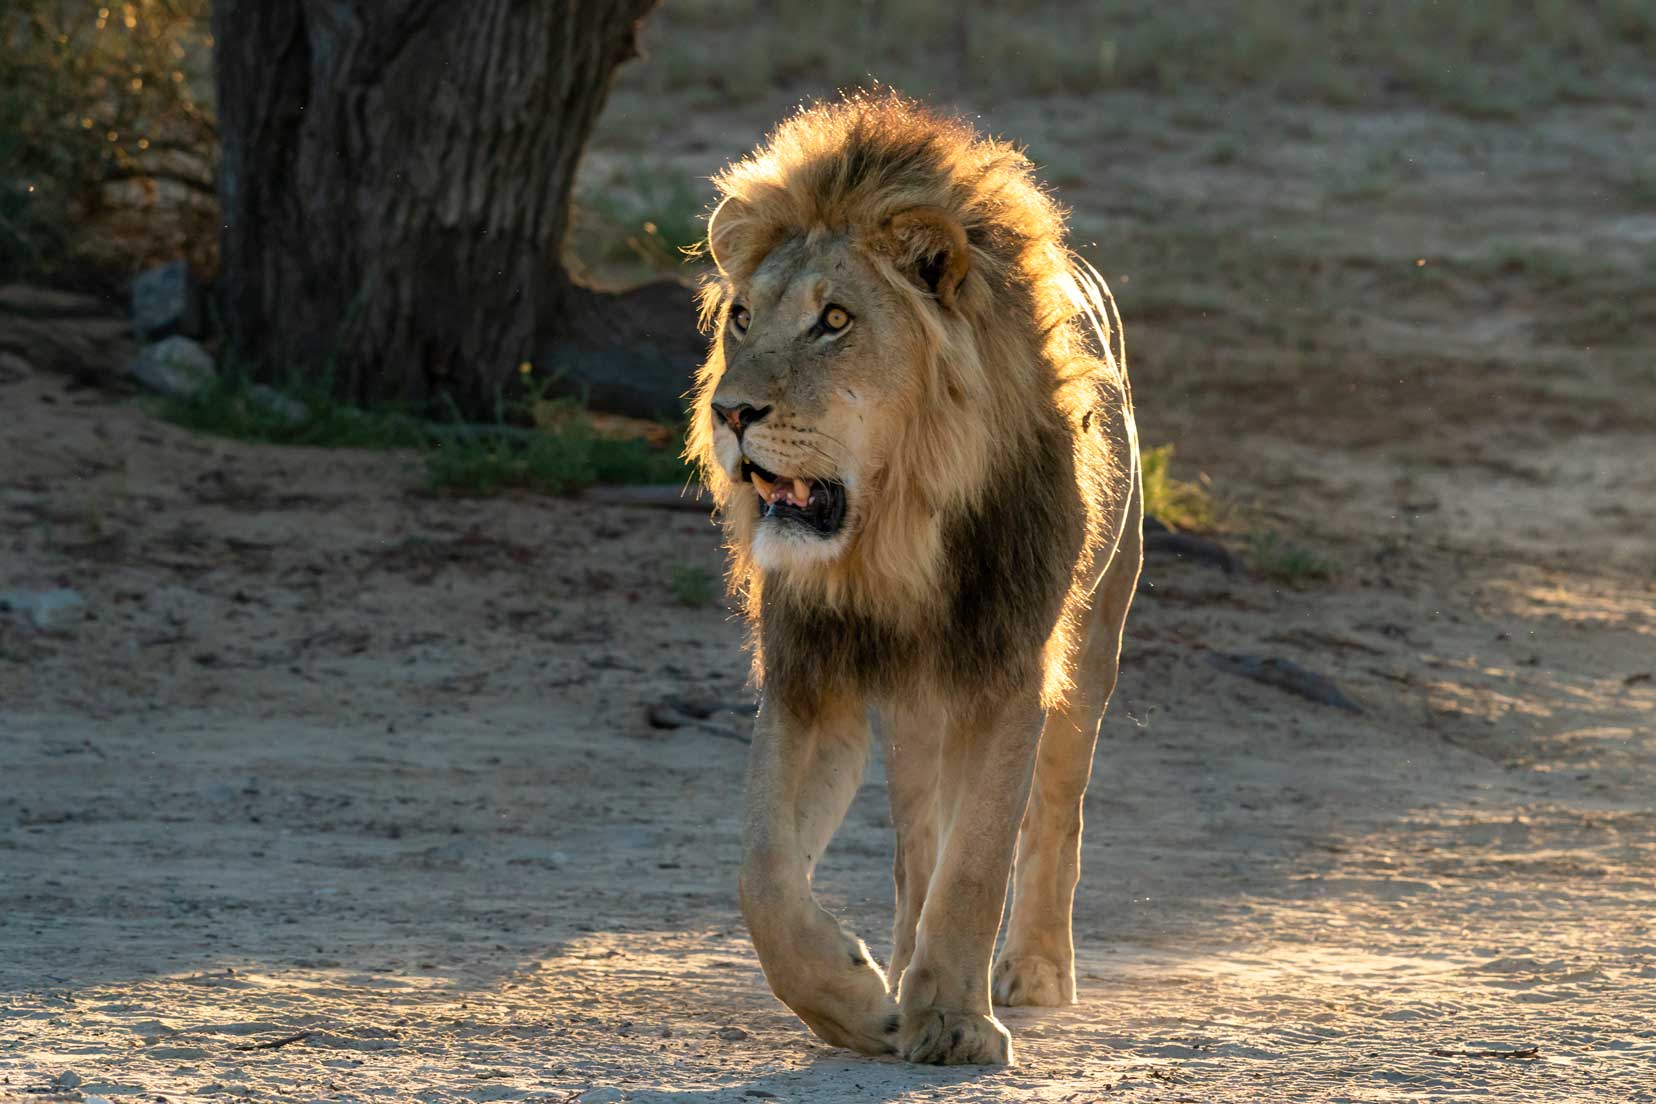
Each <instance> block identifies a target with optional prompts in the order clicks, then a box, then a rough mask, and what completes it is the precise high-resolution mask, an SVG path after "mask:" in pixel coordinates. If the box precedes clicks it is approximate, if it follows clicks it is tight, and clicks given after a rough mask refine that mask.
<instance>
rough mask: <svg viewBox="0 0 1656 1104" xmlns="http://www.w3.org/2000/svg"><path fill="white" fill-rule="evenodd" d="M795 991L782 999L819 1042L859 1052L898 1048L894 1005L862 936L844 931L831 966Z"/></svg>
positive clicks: (886, 1051)
mask: <svg viewBox="0 0 1656 1104" xmlns="http://www.w3.org/2000/svg"><path fill="white" fill-rule="evenodd" d="M778 992H779V993H780V992H781V991H780V990H779V991H778ZM797 996H798V999H797V1000H789V999H788V998H787V997H786V996H784V997H783V999H784V1001H786V1002H787V1004H788V1005H789V1006H790V1007H792V1008H793V1010H794V1011H795V1012H797V1013H798V1014H799V1018H800V1019H802V1020H804V1021H805V1026H807V1027H809V1028H810V1029H811V1030H812V1031H813V1032H815V1033H816V1035H817V1037H818V1038H820V1039H821V1040H823V1041H824V1042H826V1043H832V1044H833V1045H834V1046H842V1047H845V1048H847V1049H849V1050H855V1051H857V1052H859V1053H861V1054H890V1053H891V1052H892V1051H894V1050H896V1049H897V1024H898V1016H897V1006H896V1005H895V1004H894V1003H893V1001H892V995H891V993H890V992H889V991H888V989H887V987H886V979H885V974H884V973H882V972H881V970H880V968H879V967H878V966H876V965H875V964H874V961H873V959H871V958H870V957H869V955H868V948H867V947H865V946H863V944H862V941H861V940H858V939H856V938H855V937H851V936H847V937H846V946H845V951H844V954H843V957H841V958H840V959H839V961H838V962H837V963H836V965H835V967H834V968H833V969H832V970H829V971H827V972H826V973H819V974H816V975H815V976H813V977H811V978H810V979H809V981H808V982H807V984H806V986H804V987H802V988H801V989H800V990H799V991H798V992H797Z"/></svg>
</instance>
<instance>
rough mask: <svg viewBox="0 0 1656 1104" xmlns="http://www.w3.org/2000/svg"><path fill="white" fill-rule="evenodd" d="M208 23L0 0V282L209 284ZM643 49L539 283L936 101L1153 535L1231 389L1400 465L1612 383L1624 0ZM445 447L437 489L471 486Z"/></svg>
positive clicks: (1621, 313)
mask: <svg viewBox="0 0 1656 1104" xmlns="http://www.w3.org/2000/svg"><path fill="white" fill-rule="evenodd" d="M209 6H210V5H209V3H208V0H137V2H133V3H122V4H97V3H88V2H84V0H0V282H3V281H7V280H17V279H30V280H37V281H47V282H54V283H66V284H74V285H82V286H90V287H98V288H103V289H108V291H109V292H110V293H111V294H112V295H114V294H118V293H119V291H120V289H121V288H122V286H123V281H124V280H126V279H128V278H129V277H130V276H131V275H132V274H133V273H134V272H136V271H137V270H138V269H140V268H141V267H143V266H145V265H147V264H150V263H152V262H155V261H157V260H163V259H169V258H174V257H184V258H187V259H189V260H190V261H191V262H192V263H193V264H194V265H195V266H196V268H197V269H198V270H199V271H200V272H202V273H203V274H204V275H206V276H207V277H209V278H210V277H211V275H212V273H213V272H214V269H215V263H216V262H215V253H216V247H217V241H216V233H215V214H216V208H215V201H214V193H213V171H214V163H215V157H216V133H215V129H214V124H213V106H212V79H211V57H212V39H211V35H210V33H209V30H208V26H207V15H208V9H209ZM643 46H644V51H645V56H644V57H643V58H641V59H639V60H635V61H632V62H629V63H628V64H626V65H624V66H623V67H622V69H621V70H620V73H619V75H618V79H617V82H616V85H615V88H614V90H613V92H612V95H611V97H610V103H609V107H608V108H607V110H606V112H605V115H604V117H603V119H602V120H601V121H600V123H599V127H598V131H597V134H596V135H595V137H594V140H593V142H592V143H591V145H590V146H589V147H588V150H587V153H586V157H585V159H584V161H583V167H582V170H581V175H580V179H579V183H578V188H577V194H578V198H577V210H576V212H575V218H574V220H573V222H572V230H571V234H570V239H569V242H568V243H567V253H568V254H569V255H568V257H567V261H568V263H569V265H570V267H571V268H572V269H574V270H575V271H576V272H577V273H579V274H582V275H583V276H584V277H585V278H586V279H588V280H590V281H591V282H593V283H596V284H600V285H605V286H615V285H624V284H629V283H636V282H639V281H642V280H644V279H647V278H650V277H652V276H659V275H661V274H663V273H669V274H673V275H676V276H679V277H682V278H685V279H690V278H693V276H694V271H693V268H692V267H691V266H693V264H694V263H695V262H694V261H693V260H689V259H687V258H686V257H685V255H684V252H683V251H684V249H685V247H687V246H689V245H690V244H692V243H693V242H694V241H695V240H696V239H697V238H698V237H699V236H700V234H701V217H702V215H703V212H704V211H705V209H706V205H707V204H708V202H709V201H710V199H711V190H710V188H709V187H708V186H707V183H706V177H707V174H708V173H710V172H711V171H713V170H715V169H716V168H718V167H719V165H721V164H722V163H724V162H725V161H726V160H728V159H730V158H732V157H736V156H739V155H741V154H742V153H743V152H745V151H746V150H747V149H748V148H750V147H751V145H752V144H753V142H754V141H755V140H757V139H758V138H759V137H760V136H761V135H762V133H763V132H764V130H765V129H766V128H768V127H769V126H770V125H771V124H772V123H774V122H775V121H776V119H777V118H779V117H780V116H781V115H783V114H785V113H786V112H787V111H788V110H790V109H791V107H792V106H794V105H795V104H797V103H799V102H801V101H804V100H808V99H810V98H812V97H816V96H823V95H828V94H831V93H832V92H833V91H834V90H835V89H837V88H840V87H845V86H849V85H856V84H865V83H868V82H870V81H881V82H884V83H886V84H889V85H892V86H895V87H897V88H900V89H902V90H904V91H906V92H909V93H911V94H914V95H918V96H921V97H925V98H928V99H932V100H935V101H937V102H939V103H940V104H942V105H944V106H946V107H950V108H953V109H957V110H962V111H965V112H967V113H968V114H971V115H973V116H975V117H976V118H977V119H978V120H979V122H980V125H981V126H983V128H984V129H986V130H989V131H991V132H994V133H1000V134H1005V135H1008V136H1011V137H1013V138H1015V139H1016V140H1018V141H1020V142H1021V143H1025V144H1027V146H1028V148H1029V152H1030V155H1031V157H1032V158H1033V159H1034V160H1035V161H1036V162H1037V164H1038V165H1039V166H1040V168H1041V172H1042V174H1043V176H1044V178H1045V179H1046V180H1047V182H1048V183H1049V184H1051V185H1052V186H1053V187H1054V188H1055V189H1056V190H1057V192H1058V193H1059V195H1060V198H1061V199H1062V200H1063V201H1064V202H1065V203H1066V204H1068V205H1070V206H1071V207H1072V208H1073V209H1074V217H1073V220H1072V226H1073V228H1074V239H1075V244H1076V245H1077V247H1078V248H1079V249H1080V251H1081V252H1082V253H1083V254H1084V255H1086V256H1087V257H1088V258H1089V259H1090V260H1092V261H1093V262H1094V263H1095V264H1097V265H1098V267H1099V268H1100V269H1101V270H1102V271H1103V272H1104V273H1105V274H1106V275H1107V276H1108V277H1109V279H1110V280H1111V282H1112V284H1114V286H1115V290H1116V293H1117V295H1118V297H1119V298H1120V301H1121V303H1122V308H1123V312H1124V315H1125V317H1126V320H1127V330H1128V336H1129V344H1130V345H1131V346H1132V347H1133V349H1134V353H1133V358H1134V362H1135V368H1136V370H1139V371H1142V370H1143V368H1144V366H1145V365H1148V366H1149V370H1150V372H1152V373H1154V374H1155V375H1154V378H1155V383H1156V386H1155V387H1154V388H1153V389H1147V390H1145V391H1144V393H1143V394H1142V395H1141V404H1142V403H1143V402H1144V401H1145V400H1146V399H1148V400H1149V402H1150V403H1151V404H1152V405H1151V406H1150V407H1149V408H1148V411H1147V414H1146V415H1144V416H1141V426H1142V427H1144V428H1145V430H1146V432H1147V436H1148V438H1149V440H1150V442H1151V443H1161V442H1165V441H1169V440H1178V441H1181V443H1183V444H1184V445H1185V446H1186V447H1182V448H1181V451H1180V465H1181V466H1182V467H1183V468H1184V474H1185V475H1186V477H1187V480H1186V481H1185V482H1182V483H1181V482H1180V481H1179V480H1176V479H1173V478H1172V476H1171V474H1170V468H1169V467H1168V465H1167V459H1168V458H1167V456H1165V455H1163V456H1162V457H1161V458H1160V459H1159V460H1158V465H1159V466H1158V467H1157V468H1156V469H1155V476H1156V481H1157V483H1158V485H1160V486H1162V487H1164V488H1166V489H1167V492H1168V497H1167V499H1166V503H1167V505H1166V510H1167V511H1168V512H1169V514H1170V515H1173V514H1177V515H1178V516H1182V517H1183V518H1184V519H1185V521H1186V523H1187V524H1193V525H1199V526H1200V525H1212V524H1215V523H1216V522H1215V518H1216V515H1215V514H1214V513H1213V512H1212V511H1211V510H1210V509H1209V507H1208V506H1206V505H1204V504H1203V503H1202V502H1201V501H1200V499H1199V498H1192V497H1191V495H1190V494H1189V493H1186V492H1187V491H1190V489H1191V488H1193V487H1195V486H1196V485H1197V483H1198V482H1199V481H1198V480H1196V479H1195V475H1196V472H1197V471H1199V470H1201V468H1202V467H1204V466H1206V465H1207V464H1208V463H1209V462H1211V460H1212V458H1213V450H1212V449H1211V448H1210V447H1209V445H1210V440H1211V439H1210V437H1208V436H1204V435H1203V434H1201V433H1200V432H1199V427H1202V426H1211V425H1215V424H1224V422H1225V420H1226V418H1227V417H1228V416H1229V415H1228V413H1227V412H1228V411H1229V410H1230V409H1233V408H1234V407H1235V404H1237V403H1239V402H1240V403H1246V402H1249V401H1252V400H1253V399H1255V398H1256V397H1257V396H1258V395H1259V394H1262V393H1264V392H1267V391H1268V392H1270V393H1271V394H1272V395H1273V396H1276V398H1275V399H1274V400H1273V401H1274V402H1275V403H1276V405H1277V407H1278V408H1279V409H1280V411H1281V412H1282V416H1283V417H1285V418H1292V419H1299V420H1300V422H1299V424H1300V426H1301V428H1300V429H1299V432H1300V433H1301V434H1302V435H1303V438H1304V441H1305V443H1306V445H1307V446H1308V447H1315V446H1318V445H1319V444H1320V445H1322V446H1323V447H1326V446H1327V445H1329V444H1330V443H1334V442H1337V443H1339V444H1340V445H1342V446H1345V445H1349V444H1350V443H1351V442H1352V441H1362V440H1366V439H1370V438H1374V437H1375V436H1376V433H1377V431H1376V430H1375V428H1374V427H1375V426H1377V425H1380V424H1382V423H1383V422H1384V423H1385V424H1387V425H1388V426H1389V427H1390V428H1389V429H1388V431H1387V432H1399V431H1403V430H1408V429H1410V426H1409V425H1407V424H1404V423H1407V422H1409V420H1410V419H1414V420H1415V421H1416V422H1418V423H1419V424H1418V426H1416V427H1415V428H1418V429H1419V430H1420V432H1421V434H1422V435H1423V436H1417V437H1411V438H1409V439H1411V440H1421V441H1426V442H1430V441H1431V440H1432V436H1431V435H1432V433H1433V432H1435V431H1436V429H1437V427H1438V426H1440V425H1441V423H1442V419H1444V418H1445V417H1447V416H1449V413H1450V412H1451V411H1459V412H1460V413H1461V415H1463V416H1465V417H1467V418H1488V417H1495V416H1497V414H1498V413H1499V412H1500V411H1501V410H1502V409H1504V408H1503V407H1501V406H1500V404H1497V403H1492V402H1491V401H1490V400H1489V396H1490V394H1491V393H1492V390H1491V389H1492V386H1495V384H1494V383H1492V381H1495V382H1496V383H1498V386H1499V388H1500V390H1499V394H1500V395H1501V396H1502V398H1503V401H1510V402H1512V403H1516V404H1519V406H1521V408H1522V409H1523V410H1545V411H1546V414H1545V417H1546V418H1547V419H1548V420H1549V421H1550V423H1551V424H1555V425H1556V424H1562V423H1563V422H1566V421H1568V419H1569V418H1571V417H1577V418H1580V417H1585V415H1581V414H1579V413H1572V412H1579V411H1581V410H1583V409H1585V408H1584V407H1583V405H1582V401H1583V400H1584V399H1587V398H1593V399H1602V400H1604V401H1603V402H1602V403H1600V404H1599V406H1597V407H1595V408H1594V409H1595V410H1596V411H1597V413H1595V414H1594V415H1593V416H1594V417H1598V418H1601V419H1604V418H1610V419H1614V418H1616V417H1620V416H1622V414H1621V412H1620V410H1619V407H1618V405H1617V404H1616V403H1615V402H1614V401H1613V399H1614V396H1615V395H1616V394H1617V393H1618V388H1619V387H1620V386H1621V384H1622V383H1623V382H1625V381H1626V380H1627V379H1628V378H1630V376H1629V374H1630V373H1639V372H1644V371H1647V367H1648V366H1647V359H1648V358H1647V356H1646V354H1645V353H1643V352H1642V351H1641V348H1640V335H1641V334H1648V333H1649V332H1650V330H1651V328H1652V327H1653V326H1656V271H1653V269H1652V266H1651V265H1649V263H1648V244H1641V243H1644V242H1645V239H1644V238H1641V237H1640V236H1639V231H1638V230H1637V226H1634V224H1632V223H1629V222H1628V220H1629V219H1634V218H1638V217H1642V215H1643V213H1647V212H1649V211H1651V210H1652V209H1653V208H1656V135H1653V133H1652V117H1653V111H1656V93H1653V82H1656V73H1653V71H1652V67H1651V64H1650V61H1651V58H1652V56H1653V54H1656V3H1652V2H1651V0H1390V2H1387V3H1381V4H1373V3H1366V2H1358V0H1271V2H1262V3H1241V2H1224V3H1209V2H1204V0H1117V2H1112V3H1097V4H1073V3H1066V2H1060V0H1011V2H1007V3H993V4H992V3H989V2H987V0H947V2H945V0H898V2H882V3H875V2H873V0H856V2H849V3H822V2H820V0H765V2H763V3H761V2H759V0H665V3H663V4H662V5H661V6H660V8H659V9H657V10H656V11H655V12H654V13H653V14H652V15H651V16H650V17H649V19H648V20H647V22H646V25H645V28H644V35H643ZM1638 225H1643V224H1642V223H1640V224H1638ZM1630 227H1632V228H1631V229H1630ZM1589 347H1590V355H1589ZM1335 365H1337V366H1338V371H1337V372H1331V371H1330V368H1331V367H1332V366H1335ZM1428 388H1429V389H1430V394H1431V396H1432V400H1433V404H1434V405H1430V406H1427V407H1422V406H1421V404H1420V403H1419V402H1418V401H1416V400H1417V399H1418V397H1419V396H1420V395H1422V394H1425V393H1427V391H1426V389H1428ZM236 395H237V392H236V391H235V388H234V387H233V386H232V387H228V388H227V389H224V390H223V392H222V395H220V397H224V396H229V398H228V399H226V401H225V402H223V403H221V404H220V405H219V406H218V407H214V406H212V404H211V403H209V404H208V405H207V406H206V407H205V408H198V409H196V410H195V411H194V412H193V413H192V415H191V417H192V418H193V419H194V421H195V422H196V423H197V424H202V425H207V426H211V425H212V424H215V423H222V424H223V427H224V428H225V430H226V431H227V432H235V433H238V434H241V435H253V436H259V435H261V434H262V435H264V436H266V437H275V438H280V437H281V436H282V434H284V433H290V431H287V430H279V429H273V428H272V427H270V426H268V425H265V426H262V428H258V431H257V432H254V431H253V430H249V429H247V428H246V426H244V425H243V422H246V420H247V415H246V410H247V408H246V405H245V403H243V402H241V401H240V400H239V399H237V398H236ZM1556 398H1566V399H1568V400H1569V401H1568V402H1564V403H1549V402H1547V400H1549V399H1556ZM238 419H240V420H238ZM248 424H252V423H248ZM330 424H331V423H330ZM339 424H340V425H350V426H353V427H355V428H352V429H351V432H350V433H348V434H345V435H344V436H343V437H342V438H341V441H342V442H345V439H346V438H349V437H352V436H353V435H362V434H361V430H360V423H359V422H356V421H353V420H352V419H351V418H345V419H343V420H341V421H340V422H339ZM237 427H241V428H237ZM396 432H401V431H400V430H397V431H396ZM376 433H378V431H375V432H372V433H367V434H366V435H365V436H366V438H368V439H373V438H374V437H375V436H376ZM307 434H308V435H307V436H305V439H306V440H307V441H308V442H310V443H326V441H324V440H318V439H317V438H316V437H315V435H314V434H310V433H309V431H307ZM392 435H393V436H395V435H396V434H395V432H393V434H392ZM1405 436H1407V434H1405ZM324 437H326V435H324ZM1187 437H1189V438H1191V439H1190V440H1188V442H1187V440H1186V439H1187ZM1445 447H1447V446H1445ZM1433 448H1434V446H1432V445H1431V444H1429V443H1428V444H1426V445H1425V446H1423V450H1417V451H1420V453H1421V454H1420V455H1419V456H1416V457H1412V458H1411V459H1410V463H1414V464H1430V463H1434V462H1436V461H1434V460H1433ZM554 451H556V450H554ZM558 455H559V456H561V455H563V454H562V453H559V454H558ZM449 457H450V460H449V461H445V464H446V465H447V466H446V467H445V468H444V472H445V473H446V474H445V475H444V476H443V478H447V479H449V480H451V481H453V482H458V483H461V484H465V483H467V482H471V483H476V484H478V485H487V484H490V483H491V481H492V479H493V475H494V469H493V468H491V467H490V465H489V464H487V463H484V464H481V465H480V466H479V465H478V464H475V463H470V462H468V461H474V460H476V459H477V458H476V457H470V456H465V455H462V454H461V453H459V452H457V451H451V453H450V454H449ZM510 459H511V463H512V464H513V465H515V466H514V467H513V469H512V470H513V471H515V472H519V473H522V472H530V473H533V472H535V471H538V470H540V469H539V467H538V466H537V464H538V461H536V460H535V459H534V458H530V459H529V460H525V458H524V457H523V456H522V455H521V453H518V452H514V453H513V454H512V457H511V458H510ZM1228 461H1229V462H1240V461H1238V460H1237V459H1236V458H1228ZM547 464H548V465H550V468H551V469H553V472H554V474H552V475H549V476H548V477H547V478H546V480H545V482H547V483H548V485H556V486H566V485H569V484H570V483H571V482H572V480H571V479H570V478H566V475H567V470H568V469H569V466H568V465H564V464H563V463H562V461H558V462H556V463H554V462H553V461H552V460H548V461H547ZM576 467H577V468H578V469H579V471H580V472H590V471H592V470H597V469H598V468H601V467H603V464H600V463H598V462H597V461H595V460H594V459H593V457H592V455H591V453H590V450H589V451H587V452H582V453H581V454H580V459H579V463H578V464H577V465H576ZM642 467H643V468H647V469H649V471H650V473H651V474H652V476H659V474H660V473H659V472H658V471H656V467H653V466H651V465H649V464H645V465H643V466H642ZM451 469H452V470H451ZM641 470H642V469H641ZM521 481H526V482H529V483H534V482H535V478H532V477H525V478H524V479H523V480H521ZM573 481H576V482H578V480H573ZM1181 488H1182V489H1181ZM1181 496H1183V497H1181ZM1176 503H1182V505H1176Z"/></svg>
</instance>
